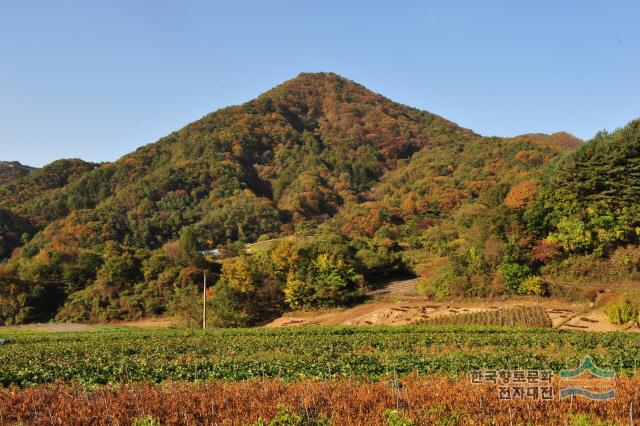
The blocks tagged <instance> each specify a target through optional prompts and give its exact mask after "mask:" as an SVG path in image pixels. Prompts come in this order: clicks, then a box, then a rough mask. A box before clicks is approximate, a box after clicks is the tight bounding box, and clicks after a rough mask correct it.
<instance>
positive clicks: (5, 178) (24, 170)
mask: <svg viewBox="0 0 640 426" xmlns="http://www.w3.org/2000/svg"><path fill="white" fill-rule="evenodd" d="M33 170H35V169H34V168H33V167H29V166H25V165H24V164H20V163H19V162H17V161H0V185H5V184H7V183H11V182H13V181H16V180H18V179H20V178H22V177H24V176H27V175H28V174H29V173H31V172H32V171H33Z"/></svg>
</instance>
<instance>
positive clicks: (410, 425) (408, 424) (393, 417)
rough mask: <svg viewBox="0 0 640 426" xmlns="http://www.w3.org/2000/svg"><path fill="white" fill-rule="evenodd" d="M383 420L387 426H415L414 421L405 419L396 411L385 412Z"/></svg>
mask: <svg viewBox="0 0 640 426" xmlns="http://www.w3.org/2000/svg"><path fill="white" fill-rule="evenodd" d="M384 420H385V422H386V424H387V426H414V425H415V424H416V422H415V421H413V420H411V419H410V418H407V417H405V416H404V415H403V414H402V412H400V411H398V410H385V412H384Z"/></svg>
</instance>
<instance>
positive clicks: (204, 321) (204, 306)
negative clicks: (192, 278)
mask: <svg viewBox="0 0 640 426" xmlns="http://www.w3.org/2000/svg"><path fill="white" fill-rule="evenodd" d="M202 277H203V278H204V282H203V285H202V288H203V289H202V329H203V330H204V329H205V328H207V272H206V271H202Z"/></svg>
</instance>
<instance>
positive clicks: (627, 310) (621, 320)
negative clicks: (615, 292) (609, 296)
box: [604, 299, 638, 324]
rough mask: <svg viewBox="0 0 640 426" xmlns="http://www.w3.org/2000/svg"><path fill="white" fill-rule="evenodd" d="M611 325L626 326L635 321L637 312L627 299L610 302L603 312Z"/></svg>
mask: <svg viewBox="0 0 640 426" xmlns="http://www.w3.org/2000/svg"><path fill="white" fill-rule="evenodd" d="M604 313H605V314H606V315H607V318H608V319H609V321H610V322H611V323H612V324H626V323H628V322H629V321H633V320H636V319H637V316H638V311H637V310H636V308H635V307H634V306H633V304H632V303H631V301H630V300H629V299H618V300H614V301H612V302H610V303H609V304H608V305H607V307H606V308H605V310H604Z"/></svg>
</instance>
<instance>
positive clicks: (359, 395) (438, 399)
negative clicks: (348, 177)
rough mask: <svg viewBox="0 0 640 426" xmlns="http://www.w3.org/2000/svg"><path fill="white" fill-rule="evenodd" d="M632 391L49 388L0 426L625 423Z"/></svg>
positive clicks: (10, 395)
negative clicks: (591, 396)
mask: <svg viewBox="0 0 640 426" xmlns="http://www.w3.org/2000/svg"><path fill="white" fill-rule="evenodd" d="M639 385H640V379H637V378H635V379H627V378H622V379H618V381H617V388H616V392H617V396H616V398H615V399H614V400H612V401H608V402H595V401H588V400H585V399H581V398H578V399H575V400H573V401H570V400H563V401H558V400H553V401H549V402H542V401H531V400H519V401H508V402H507V401H499V400H498V397H497V393H498V392H497V389H496V388H495V387H491V386H486V385H470V384H469V383H467V382H464V381H459V382H451V381H449V380H448V379H445V378H424V377H421V378H410V379H406V380H402V383H399V382H398V383H396V384H390V383H389V382H377V383H370V382H366V383H356V382H352V381H346V380H345V381H337V382H331V381H303V382H297V383H288V384H286V383H283V382H280V381H259V382H240V383H229V382H212V383H205V384H186V383H173V384H165V385H147V384H131V385H123V386H121V387H115V388H109V387H100V388H97V389H93V390H87V389H86V388H82V387H70V386H66V385H51V386H40V387H34V388H26V389H24V390H12V389H4V390H1V391H0V424H3V425H4V424H15V423H20V422H21V423H22V424H29V425H36V424H37V425H59V424H65V425H85V424H94V425H125V424H126V425H128V424H131V422H132V419H140V418H147V419H154V420H155V421H157V422H159V424H162V425H177V424H191V425H193V424H218V425H220V424H223V425H236V424H247V423H256V422H258V420H259V419H260V418H262V419H263V420H264V421H266V422H268V421H269V420H270V419H273V418H274V416H275V415H276V413H277V411H278V407H281V408H282V407H287V410H288V411H289V413H291V414H292V415H298V416H301V417H302V418H304V419H307V420H312V419H319V418H324V419H329V420H330V421H331V424H334V425H378V424H386V422H387V421H386V420H385V413H387V414H386V417H387V418H388V416H389V413H388V410H397V413H398V415H399V416H400V417H402V418H405V419H413V420H414V421H415V422H416V424H452V425H454V424H455V425H460V424H536V425H559V424H572V423H575V421H574V422H572V421H569V422H567V419H568V418H571V417H572V416H573V417H574V419H575V416H576V415H580V416H582V417H583V418H589V419H590V420H595V419H602V420H605V419H606V420H612V421H614V422H615V424H619V423H622V424H629V423H630V422H631V419H632V418H633V419H637V418H638V417H640V396H639V394H638V388H639ZM156 424H157V423H156ZM258 424H259V423H258ZM265 424H266V423H265ZM292 424H297V423H292ZM581 424H582V423H581Z"/></svg>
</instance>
